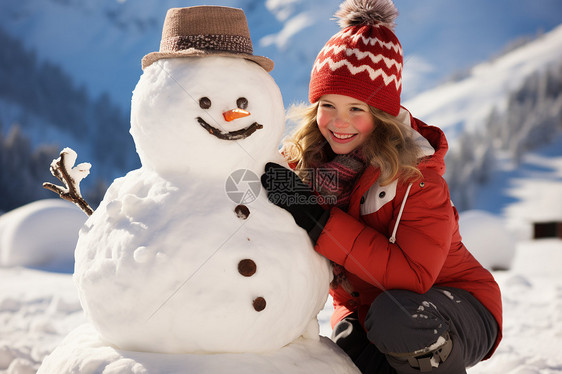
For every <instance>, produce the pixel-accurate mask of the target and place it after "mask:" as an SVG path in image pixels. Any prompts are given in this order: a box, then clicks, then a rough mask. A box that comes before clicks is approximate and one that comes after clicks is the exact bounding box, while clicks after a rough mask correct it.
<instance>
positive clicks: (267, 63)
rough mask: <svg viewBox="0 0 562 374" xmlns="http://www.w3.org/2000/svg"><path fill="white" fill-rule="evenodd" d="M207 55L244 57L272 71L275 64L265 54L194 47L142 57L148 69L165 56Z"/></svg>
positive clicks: (143, 67) (143, 65)
mask: <svg viewBox="0 0 562 374" xmlns="http://www.w3.org/2000/svg"><path fill="white" fill-rule="evenodd" d="M205 56H226V57H236V58H244V59H246V60H250V61H253V62H255V63H257V64H258V65H260V66H261V67H262V68H263V69H264V70H265V71H267V72H270V71H271V70H273V66H274V65H275V64H274V63H273V61H272V60H270V59H269V58H267V57H263V56H254V55H249V54H245V53H229V52H209V51H202V50H198V49H194V48H190V49H186V50H183V51H177V52H152V53H149V54H147V55H146V56H144V57H143V58H142V70H144V69H146V68H147V67H149V66H150V65H152V64H153V63H154V62H156V61H158V60H161V59H163V58H182V57H205Z"/></svg>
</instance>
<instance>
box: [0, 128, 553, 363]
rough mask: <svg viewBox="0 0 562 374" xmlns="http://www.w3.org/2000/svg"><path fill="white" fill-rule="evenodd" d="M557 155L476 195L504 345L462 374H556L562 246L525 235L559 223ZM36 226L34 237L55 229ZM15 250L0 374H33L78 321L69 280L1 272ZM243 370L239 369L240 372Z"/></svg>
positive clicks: (1, 308) (528, 163)
mask: <svg viewBox="0 0 562 374" xmlns="http://www.w3.org/2000/svg"><path fill="white" fill-rule="evenodd" d="M561 150H562V139H558V141H556V142H555V143H553V144H552V145H550V146H548V147H546V148H544V149H543V150H542V151H541V152H536V153H532V154H529V155H527V156H525V157H524V158H523V160H522V163H521V165H519V167H517V168H515V167H514V166H512V165H505V166H504V167H503V169H502V171H501V172H499V173H498V174H497V177H496V179H495V180H493V181H491V182H490V184H489V188H488V189H487V190H484V191H482V194H481V195H482V198H481V200H480V202H479V205H480V206H479V208H489V209H488V210H489V211H491V212H496V218H498V219H501V220H503V221H504V222H506V226H507V227H508V228H509V230H510V232H511V233H512V236H513V238H514V239H515V241H516V245H515V256H514V259H513V261H512V262H510V261H505V260H506V257H505V256H510V253H509V251H508V252H506V255H505V256H501V257H500V258H498V257H497V256H496V257H494V256H490V255H488V254H487V253H485V252H484V253H482V252H479V251H478V248H471V249H472V250H473V251H474V252H475V254H476V256H477V257H479V259H481V262H482V263H485V264H487V265H488V266H496V265H497V264H496V263H494V261H500V262H502V261H504V262H508V263H511V267H510V268H509V269H508V270H501V271H499V270H498V271H494V276H495V277H496V279H497V281H498V283H499V284H500V287H501V289H502V293H503V303H504V320H505V322H504V339H503V341H502V343H501V345H500V346H499V348H498V350H497V353H496V354H495V355H494V357H492V359H490V360H488V361H485V362H482V363H480V364H479V365H477V366H475V367H474V368H471V369H469V374H483V373H486V374H506V373H510V374H550V373H562V353H560V343H562V271H561V270H562V265H561V264H562V240H560V239H540V240H533V239H532V230H531V223H532V222H533V221H540V220H552V219H558V220H562V152H561ZM12 216H13V215H12ZM462 217H464V215H461V219H462ZM8 220H11V219H10V215H8V214H6V215H4V216H1V217H0V236H2V237H1V238H0V239H3V237H4V236H5V235H4V234H5V232H6V227H8V228H9V226H10V224H9V222H8ZM467 222H473V223H469V224H467V225H466V226H465V227H464V228H463V227H462V226H461V231H463V230H464V232H465V233H470V234H468V235H466V234H465V236H466V238H465V240H466V241H467V242H468V245H469V246H470V242H474V240H475V239H474V238H473V237H472V235H473V234H472V233H471V232H478V227H477V226H476V225H477V224H478V223H474V222H475V220H472V221H470V220H467ZM476 222H477V220H476ZM42 224H43V228H42V229H39V228H37V230H38V232H45V230H44V229H45V228H48V227H49V226H52V227H55V226H56V224H57V223H56V222H51V221H45V222H43V223H42ZM469 229H470V230H469ZM487 233H489V232H487ZM38 240H40V238H38ZM0 243H3V242H2V240H0ZM487 244H489V245H488V246H487V248H494V247H495V246H496V247H497V246H498V245H501V242H500V241H499V236H495V235H493V233H492V234H490V235H489V237H488V238H487ZM12 246H17V244H15V243H13V244H12ZM38 248H40V246H38ZM482 248H483V247H482ZM14 249H17V248H7V247H5V245H3V246H2V247H0V259H2V261H3V262H1V263H0V373H2V374H4V373H5V374H8V373H9V374H27V373H35V372H36V370H37V369H38V367H39V365H40V363H41V361H42V360H43V358H44V357H45V356H46V355H48V354H49V353H50V352H51V351H52V350H53V349H54V348H55V347H56V346H57V345H58V344H59V343H60V342H61V340H62V339H63V338H64V337H65V336H66V335H67V334H68V333H69V332H70V331H71V330H73V329H75V328H76V327H78V326H79V325H81V324H83V323H84V322H85V317H84V315H83V312H82V309H81V306H80V303H79V301H78V293H77V291H76V289H75V286H74V284H73V281H72V276H71V275H70V274H69V273H64V272H58V273H55V272H52V271H47V270H44V269H45V268H46V267H42V266H40V265H39V266H38V265H36V263H35V258H36V255H34V254H33V253H30V251H29V250H28V248H22V251H20V252H21V253H20V257H19V261H23V262H24V263H25V261H24V260H25V258H24V259H22V257H21V256H22V255H23V254H25V256H28V261H29V263H30V264H35V265H34V268H31V266H30V267H25V266H5V265H6V264H7V262H6V261H7V260H9V258H10V254H13V253H14ZM51 249H52V248H51ZM64 250H65V249H64V248H62V247H61V251H64ZM16 253H17V252H16ZM51 253H55V251H52V252H51ZM60 263H64V262H59V264H60ZM2 266H3V267H2ZM51 269H52V267H51ZM58 270H60V271H64V270H65V269H61V268H59V269H58ZM66 270H67V271H68V272H69V271H70V269H66ZM330 312H331V306H330V304H329V302H328V303H327V304H326V307H325V309H324V310H323V311H322V312H321V313H320V315H319V320H320V324H321V334H323V335H329V334H330V327H329V316H330ZM242 365H243V363H242V361H241V362H240V367H239V368H238V369H240V370H241V371H243V367H242ZM232 372H236V368H233V371H232Z"/></svg>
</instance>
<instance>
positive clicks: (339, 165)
mask: <svg viewBox="0 0 562 374" xmlns="http://www.w3.org/2000/svg"><path fill="white" fill-rule="evenodd" d="M365 166H366V162H365V160H364V158H363V155H362V153H361V150H359V149H357V150H355V151H353V152H351V153H348V154H345V155H337V156H336V157H334V158H333V159H332V160H331V161H328V162H325V163H323V164H321V165H320V166H318V167H317V168H316V171H315V172H316V173H315V175H314V182H315V185H314V188H315V190H316V192H318V193H319V194H320V196H322V198H323V200H324V201H325V202H326V203H327V204H328V205H330V206H336V207H338V208H340V209H343V210H347V207H348V206H349V200H350V198H351V193H352V192H353V186H354V182H355V180H356V179H357V178H358V177H359V175H360V174H361V173H362V172H363V170H364V169H365Z"/></svg>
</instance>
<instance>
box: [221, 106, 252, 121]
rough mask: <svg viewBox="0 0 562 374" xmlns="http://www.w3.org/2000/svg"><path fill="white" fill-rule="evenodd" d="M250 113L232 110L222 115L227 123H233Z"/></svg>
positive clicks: (242, 110)
mask: <svg viewBox="0 0 562 374" xmlns="http://www.w3.org/2000/svg"><path fill="white" fill-rule="evenodd" d="M250 114H251V113H250V112H248V111H246V110H244V109H240V108H236V109H232V110H229V111H227V112H224V113H223V114H222V115H223V117H224V119H225V120H226V121H227V122H230V121H234V120H235V119H238V118H242V117H248V116H249V115H250Z"/></svg>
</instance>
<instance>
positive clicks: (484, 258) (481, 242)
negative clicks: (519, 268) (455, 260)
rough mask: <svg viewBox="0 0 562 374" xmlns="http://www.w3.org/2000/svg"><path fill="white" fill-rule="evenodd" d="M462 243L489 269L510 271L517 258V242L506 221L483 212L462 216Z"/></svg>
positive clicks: (473, 212)
mask: <svg viewBox="0 0 562 374" xmlns="http://www.w3.org/2000/svg"><path fill="white" fill-rule="evenodd" d="M459 226H460V228H459V230H460V233H461V235H462V241H463V243H464V244H465V245H466V247H467V248H468V250H469V251H470V253H472V255H473V256H474V257H476V259H477V260H478V261H479V262H480V263H481V264H482V266H484V267H485V268H487V269H491V270H499V269H510V268H511V263H512V262H513V257H514V256H515V244H516V242H515V240H514V238H513V235H512V234H511V233H510V232H509V231H508V230H507V229H506V226H505V223H504V221H503V220H502V219H501V218H499V217H497V216H495V215H493V214H491V213H488V212H485V211H482V210H469V211H466V212H463V213H461V214H460V217H459Z"/></svg>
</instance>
